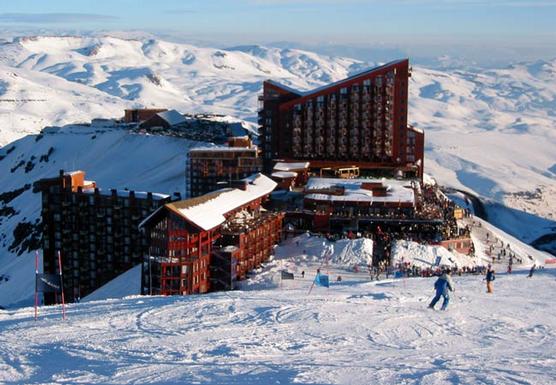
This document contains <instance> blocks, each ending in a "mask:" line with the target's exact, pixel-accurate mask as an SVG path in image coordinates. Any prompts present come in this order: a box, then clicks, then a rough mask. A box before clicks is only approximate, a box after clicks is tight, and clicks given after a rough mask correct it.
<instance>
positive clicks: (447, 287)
mask: <svg viewBox="0 0 556 385" xmlns="http://www.w3.org/2000/svg"><path fill="white" fill-rule="evenodd" d="M434 289H435V290H436V295H435V296H434V298H433V299H432V301H431V303H430V305H429V308H430V309H434V305H436V303H437V302H438V301H439V300H440V297H441V296H442V297H443V298H444V302H443V303H442V308H441V310H446V308H447V307H448V303H449V302H450V294H449V292H450V291H454V290H455V287H454V283H453V282H452V279H451V278H450V271H449V270H446V271H445V272H444V273H443V274H442V275H441V276H440V277H439V278H438V279H437V280H436V282H435V283H434Z"/></svg>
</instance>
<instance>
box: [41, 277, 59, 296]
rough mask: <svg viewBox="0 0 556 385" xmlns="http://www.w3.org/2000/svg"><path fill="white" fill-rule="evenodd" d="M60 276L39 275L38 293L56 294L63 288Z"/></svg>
mask: <svg viewBox="0 0 556 385" xmlns="http://www.w3.org/2000/svg"><path fill="white" fill-rule="evenodd" d="M61 286H62V285H61V280H60V275H58V274H37V292H43V293H56V292H59V291H60V288H61Z"/></svg>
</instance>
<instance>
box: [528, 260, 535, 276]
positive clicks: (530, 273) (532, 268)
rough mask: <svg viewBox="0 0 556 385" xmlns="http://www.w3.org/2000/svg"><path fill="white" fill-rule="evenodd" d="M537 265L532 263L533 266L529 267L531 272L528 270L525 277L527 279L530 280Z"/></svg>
mask: <svg viewBox="0 0 556 385" xmlns="http://www.w3.org/2000/svg"><path fill="white" fill-rule="evenodd" d="M536 267H537V265H536V264H534V263H533V266H531V270H529V275H528V276H527V278H531V277H532V276H533V273H534V272H535V269H536Z"/></svg>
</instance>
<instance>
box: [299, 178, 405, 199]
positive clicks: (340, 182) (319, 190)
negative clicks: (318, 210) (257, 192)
mask: <svg viewBox="0 0 556 385" xmlns="http://www.w3.org/2000/svg"><path fill="white" fill-rule="evenodd" d="M363 183H373V184H374V183H376V184H381V185H382V186H384V187H386V190H387V194H386V196H373V192H372V190H369V189H366V188H362V184H363ZM334 187H339V188H343V189H344V193H343V195H333V194H326V193H324V192H323V190H326V189H332V188H334ZM311 190H314V191H315V193H311ZM305 191H306V192H307V193H308V194H307V195H305V198H307V199H313V200H319V201H344V202H355V201H357V202H369V203H373V202H399V203H411V204H414V203H415V194H414V191H413V188H412V187H411V186H410V185H408V182H407V181H399V180H395V179H341V178H310V179H309V181H308V182H307V186H306V187H305Z"/></svg>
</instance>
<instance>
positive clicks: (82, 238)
mask: <svg viewBox="0 0 556 385" xmlns="http://www.w3.org/2000/svg"><path fill="white" fill-rule="evenodd" d="M37 187H38V188H39V189H40V191H41V192H42V212H41V214H42V223H43V266H44V272H45V273H51V274H55V273H57V272H58V260H57V252H58V251H60V253H61V255H62V262H63V266H62V270H63V274H64V294H65V298H66V300H68V301H69V302H72V301H73V300H77V299H78V298H81V297H84V296H86V295H88V294H90V293H91V292H93V291H94V290H96V289H97V288H99V287H100V286H102V285H104V284H105V283H107V282H108V281H110V280H112V279H113V278H115V277H116V276H118V275H119V274H121V273H124V272H125V271H127V270H128V269H130V268H132V267H134V266H136V265H138V264H140V263H142V261H143V256H144V255H145V254H146V252H147V240H146V238H145V237H144V236H143V234H142V233H141V232H140V231H139V229H138V225H139V223H140V222H141V221H142V220H143V219H145V218H146V217H147V216H148V215H150V214H151V213H152V212H154V211H155V210H156V209H157V208H159V207H160V206H162V205H164V204H165V203H168V202H170V201H171V197H170V196H169V195H166V194H157V193H150V192H138V191H128V190H101V189H99V188H98V187H97V186H96V183H95V182H93V181H87V180H85V173H84V172H83V171H74V172H68V173H65V172H63V171H60V175H59V176H58V177H55V178H48V179H42V180H40V181H38V182H37ZM55 301H56V298H55V297H54V295H52V294H45V303H46V304H52V303H54V302H55Z"/></svg>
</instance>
